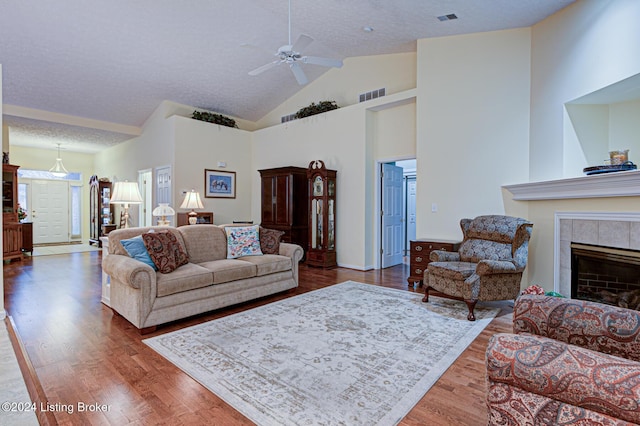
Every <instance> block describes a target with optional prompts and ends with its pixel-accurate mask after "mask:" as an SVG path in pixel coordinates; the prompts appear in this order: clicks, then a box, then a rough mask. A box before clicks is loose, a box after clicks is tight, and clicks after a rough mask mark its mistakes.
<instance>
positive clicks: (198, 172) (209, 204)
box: [169, 116, 260, 224]
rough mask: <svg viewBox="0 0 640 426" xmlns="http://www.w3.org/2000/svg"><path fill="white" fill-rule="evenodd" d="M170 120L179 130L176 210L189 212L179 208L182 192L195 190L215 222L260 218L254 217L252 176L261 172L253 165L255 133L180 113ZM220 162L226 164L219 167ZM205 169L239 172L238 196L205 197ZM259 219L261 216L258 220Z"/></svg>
mask: <svg viewBox="0 0 640 426" xmlns="http://www.w3.org/2000/svg"><path fill="white" fill-rule="evenodd" d="M169 121H170V122H171V123H172V127H173V128H174V129H175V153H174V154H175V155H174V159H175V164H176V167H175V169H174V171H173V177H174V178H173V185H174V194H175V200H176V203H175V207H176V211H186V210H180V209H179V207H180V203H182V200H183V196H182V191H185V190H186V191H190V190H192V189H195V190H196V191H198V192H199V193H200V197H201V199H202V203H203V205H204V209H203V211H212V212H213V214H214V223H216V224H223V223H231V222H233V221H234V220H256V219H255V218H252V217H251V203H252V199H251V195H252V191H251V185H252V177H253V175H254V174H257V172H256V171H255V169H253V168H252V165H251V133H250V132H247V131H244V130H238V129H233V128H230V127H225V126H220V125H217V124H212V123H206V122H203V121H197V120H193V119H191V118H184V117H179V116H173V117H171V118H170V119H169ZM218 162H224V163H226V167H224V168H221V167H218V165H217V164H218ZM205 169H209V170H221V171H225V172H235V174H236V198H205V192H204V171H205ZM258 200H259V197H258ZM259 221H260V217H259V216H258V218H257V221H256V223H258V222H259Z"/></svg>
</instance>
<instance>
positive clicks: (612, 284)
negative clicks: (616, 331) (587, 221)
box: [571, 243, 640, 310]
mask: <svg viewBox="0 0 640 426" xmlns="http://www.w3.org/2000/svg"><path fill="white" fill-rule="evenodd" d="M571 298H573V299H582V300H591V301H595V302H600V303H606V304H609V305H615V306H621V307H623V308H629V309H635V310H640V251H637V250H626V249H618V248H611V247H603V246H595V245H589V244H579V243H571Z"/></svg>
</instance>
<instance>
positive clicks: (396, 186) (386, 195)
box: [382, 164, 404, 268]
mask: <svg viewBox="0 0 640 426" xmlns="http://www.w3.org/2000/svg"><path fill="white" fill-rule="evenodd" d="M402 172H403V169H402V167H398V166H395V165H393V164H382V267H383V268H388V267H390V266H394V265H398V264H400V263H402V254H403V246H404V227H403V209H402V195H403V194H402V193H403V188H402V186H403V176H402Z"/></svg>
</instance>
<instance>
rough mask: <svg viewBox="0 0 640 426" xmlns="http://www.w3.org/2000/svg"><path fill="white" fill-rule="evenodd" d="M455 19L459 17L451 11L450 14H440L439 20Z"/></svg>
mask: <svg viewBox="0 0 640 426" xmlns="http://www.w3.org/2000/svg"><path fill="white" fill-rule="evenodd" d="M453 19H458V17H457V16H456V14H455V13H450V14H448V15H442V16H438V21H451V20H453Z"/></svg>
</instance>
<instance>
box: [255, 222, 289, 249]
mask: <svg viewBox="0 0 640 426" xmlns="http://www.w3.org/2000/svg"><path fill="white" fill-rule="evenodd" d="M283 235H284V231H278V230H277V229H267V228H263V227H262V226H261V227H260V250H261V251H262V254H279V253H280V238H282V236H283Z"/></svg>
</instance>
